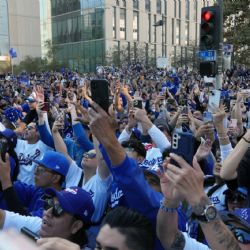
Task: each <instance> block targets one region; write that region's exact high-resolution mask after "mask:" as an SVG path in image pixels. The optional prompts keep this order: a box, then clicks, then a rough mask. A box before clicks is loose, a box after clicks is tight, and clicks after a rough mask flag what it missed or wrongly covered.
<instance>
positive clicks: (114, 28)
mask: <svg viewBox="0 0 250 250" xmlns="http://www.w3.org/2000/svg"><path fill="white" fill-rule="evenodd" d="M113 38H114V39H116V7H113Z"/></svg>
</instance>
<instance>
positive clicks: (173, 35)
mask: <svg viewBox="0 0 250 250" xmlns="http://www.w3.org/2000/svg"><path fill="white" fill-rule="evenodd" d="M174 31H175V29H174V18H172V45H174V44H175V41H174V40H175V39H174V38H175V32H174Z"/></svg>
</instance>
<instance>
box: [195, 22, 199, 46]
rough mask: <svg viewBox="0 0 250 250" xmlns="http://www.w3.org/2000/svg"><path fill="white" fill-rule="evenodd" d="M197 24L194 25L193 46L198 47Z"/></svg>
mask: <svg viewBox="0 0 250 250" xmlns="http://www.w3.org/2000/svg"><path fill="white" fill-rule="evenodd" d="M198 25H199V24H198V23H196V24H195V46H198Z"/></svg>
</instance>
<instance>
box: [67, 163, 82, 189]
mask: <svg viewBox="0 0 250 250" xmlns="http://www.w3.org/2000/svg"><path fill="white" fill-rule="evenodd" d="M81 176H82V169H81V168H79V167H78V166H77V164H76V162H75V161H72V162H71V164H70V166H69V171H68V173H67V175H66V179H65V181H66V188H68V187H77V186H78V184H79V181H80V179H81Z"/></svg>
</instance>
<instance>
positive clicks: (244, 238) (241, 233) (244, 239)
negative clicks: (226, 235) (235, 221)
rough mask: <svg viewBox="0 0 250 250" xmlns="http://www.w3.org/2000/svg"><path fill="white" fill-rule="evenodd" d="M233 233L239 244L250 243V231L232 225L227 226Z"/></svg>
mask: <svg viewBox="0 0 250 250" xmlns="http://www.w3.org/2000/svg"><path fill="white" fill-rule="evenodd" d="M227 226H228V227H229V229H230V230H231V232H232V233H233V234H234V237H235V238H236V239H237V240H238V242H240V243H242V244H248V243H250V232H249V231H248V230H244V229H243V228H236V227H235V226H232V225H227Z"/></svg>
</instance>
